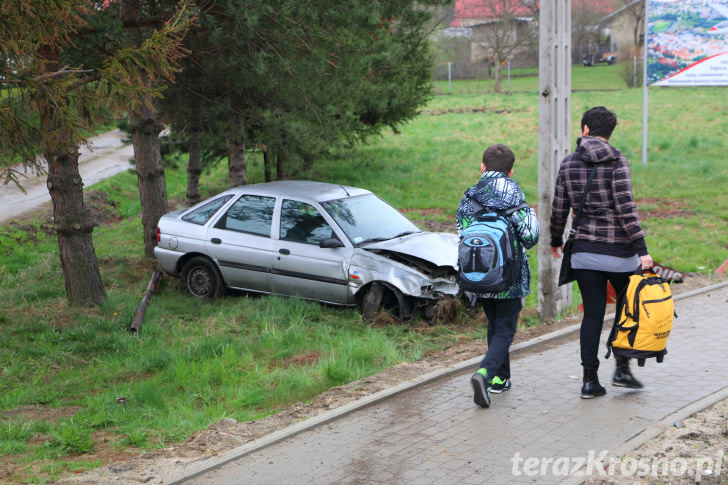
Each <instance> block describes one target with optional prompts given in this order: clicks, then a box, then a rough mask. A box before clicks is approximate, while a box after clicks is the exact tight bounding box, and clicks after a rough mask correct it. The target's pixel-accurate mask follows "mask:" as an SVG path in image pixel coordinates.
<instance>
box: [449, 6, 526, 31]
mask: <svg viewBox="0 0 728 485" xmlns="http://www.w3.org/2000/svg"><path fill="white" fill-rule="evenodd" d="M534 1H535V0H534ZM504 4H505V6H504ZM504 10H507V11H508V13H509V14H510V15H511V16H512V17H530V16H531V15H532V13H531V10H530V9H529V8H528V7H527V6H526V5H524V3H523V2H519V1H518V0H506V1H505V2H500V1H495V0H455V20H453V21H452V22H451V23H450V27H462V26H463V24H464V23H465V22H463V21H464V20H475V19H478V20H485V19H494V18H498V17H500V16H501V15H502V13H503V11H504Z"/></svg>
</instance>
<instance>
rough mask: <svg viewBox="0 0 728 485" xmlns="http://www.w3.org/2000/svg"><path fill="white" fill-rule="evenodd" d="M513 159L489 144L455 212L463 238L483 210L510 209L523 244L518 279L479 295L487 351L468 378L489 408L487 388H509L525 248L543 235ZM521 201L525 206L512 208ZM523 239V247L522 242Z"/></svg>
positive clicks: (525, 283)
mask: <svg viewBox="0 0 728 485" xmlns="http://www.w3.org/2000/svg"><path fill="white" fill-rule="evenodd" d="M514 161H515V156H514V155H513V152H512V151H511V150H510V149H509V148H508V147H507V146H505V145H501V144H496V145H491V146H490V147H488V149H487V150H485V152H484V153H483V161H482V163H481V164H480V171H481V176H480V180H478V183H476V184H475V185H473V186H472V187H470V188H469V189H468V190H467V191H466V192H465V195H464V196H463V198H462V200H461V201H460V205H459V206H458V211H457V216H456V219H457V231H458V235H460V237H462V231H463V230H464V229H466V228H467V227H468V226H469V225H470V224H472V223H473V222H475V221H476V215H477V214H478V213H479V212H481V211H483V210H484V209H485V210H486V211H487V210H495V211H499V212H501V213H506V214H508V213H509V212H510V214H509V215H508V216H507V217H508V221H509V222H510V224H512V225H513V229H514V232H515V235H516V237H517V239H518V241H514V246H515V247H514V249H518V248H519V247H521V251H522V252H523V254H522V258H521V261H522V264H521V271H520V278H517V279H516V281H515V283H513V284H512V285H511V286H510V287H509V288H508V289H506V290H504V291H501V292H499V293H481V294H476V295H475V297H476V298H477V299H479V300H480V302H481V303H482V305H483V311H484V312H485V316H486V317H487V318H488V335H487V342H488V351H487V352H486V354H485V356H484V357H483V360H482V361H481V363H480V368H479V369H478V371H477V372H476V373H475V374H473V376H472V377H471V379H470V382H471V384H472V386H473V392H474V397H473V400H474V401H475V403H476V404H477V405H479V406H481V407H484V408H487V407H490V395H489V393H491V392H492V393H500V392H503V391H507V390H508V389H510V388H511V381H510V377H511V369H510V359H509V357H508V352H509V349H510V346H511V343H512V342H513V337H514V336H515V334H516V327H517V325H518V315H519V314H520V312H521V309H522V308H523V302H524V300H525V297H526V295H528V293H529V292H530V289H529V286H530V282H531V271H530V268H529V266H528V259H527V258H526V254H525V252H526V251H525V250H526V249H528V248H531V247H533V246H534V245H536V243H537V242H538V236H539V225H538V219H537V218H536V212H535V211H534V210H533V209H532V208H531V207H528V206H526V204H525V201H526V198H525V196H524V195H523V191H522V190H521V188H520V187H519V186H518V183H516V181H515V180H513V179H512V178H511V176H512V175H513V163H514ZM521 205H523V206H524V207H522V208H519V209H517V210H515V211H513V210H514V209H516V208H517V207H518V206H521ZM511 211H512V212H511ZM519 241H520V243H521V245H522V246H519V245H518V242H519Z"/></svg>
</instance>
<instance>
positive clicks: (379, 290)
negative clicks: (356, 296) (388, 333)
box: [360, 281, 384, 322]
mask: <svg viewBox="0 0 728 485" xmlns="http://www.w3.org/2000/svg"><path fill="white" fill-rule="evenodd" d="M383 296H384V285H382V284H381V283H378V282H376V281H375V282H374V283H372V284H371V285H369V288H367V290H366V293H364V297H363V298H362V299H361V308H360V310H361V315H362V317H364V320H365V321H367V322H368V321H370V320H374V318H375V317H376V316H377V314H378V313H379V310H380V309H381V307H382V297H383Z"/></svg>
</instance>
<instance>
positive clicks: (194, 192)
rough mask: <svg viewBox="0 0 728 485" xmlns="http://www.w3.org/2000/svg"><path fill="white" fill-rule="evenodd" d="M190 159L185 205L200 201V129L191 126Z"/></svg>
mask: <svg viewBox="0 0 728 485" xmlns="http://www.w3.org/2000/svg"><path fill="white" fill-rule="evenodd" d="M189 144H190V159H189V162H188V163H187V205H194V204H196V203H198V202H199V201H200V198H201V197H200V175H202V165H201V163H200V159H201V158H202V153H201V149H200V130H199V129H198V128H193V129H192V130H191V132H190V135H189Z"/></svg>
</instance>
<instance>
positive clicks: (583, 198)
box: [571, 163, 597, 234]
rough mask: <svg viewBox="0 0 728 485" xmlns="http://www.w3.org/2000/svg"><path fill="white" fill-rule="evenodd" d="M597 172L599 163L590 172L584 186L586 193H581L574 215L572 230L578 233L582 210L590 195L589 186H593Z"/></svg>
mask: <svg viewBox="0 0 728 485" xmlns="http://www.w3.org/2000/svg"><path fill="white" fill-rule="evenodd" d="M596 173H597V164H596V163H595V164H594V166H593V167H592V169H591V172H589V177H588V178H587V179H586V186H585V187H584V193H583V194H582V195H581V201H580V202H579V208H578V209H577V210H576V214H575V215H574V220H573V221H572V223H571V231H572V232H573V233H574V234H576V226H578V225H579V220H580V219H581V211H582V209H584V204H585V203H586V197H587V195H589V188H590V186H591V183H592V180H593V179H594V175H595V174H596Z"/></svg>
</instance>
